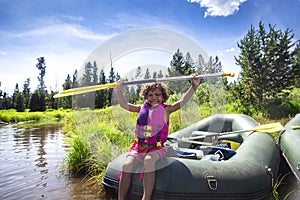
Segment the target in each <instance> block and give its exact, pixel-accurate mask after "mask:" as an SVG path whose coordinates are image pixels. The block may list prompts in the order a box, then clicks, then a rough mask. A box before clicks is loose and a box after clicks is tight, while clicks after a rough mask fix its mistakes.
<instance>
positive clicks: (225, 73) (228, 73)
mask: <svg viewBox="0 0 300 200" xmlns="http://www.w3.org/2000/svg"><path fill="white" fill-rule="evenodd" d="M222 76H230V77H234V76H235V74H234V72H223V73H222Z"/></svg>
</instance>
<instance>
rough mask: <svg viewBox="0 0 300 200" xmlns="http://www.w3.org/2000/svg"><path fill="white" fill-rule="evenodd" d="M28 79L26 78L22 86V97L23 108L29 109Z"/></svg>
mask: <svg viewBox="0 0 300 200" xmlns="http://www.w3.org/2000/svg"><path fill="white" fill-rule="evenodd" d="M29 85H30V78H27V80H26V81H25V82H24V86H23V96H24V104H25V105H24V106H25V108H29V102H30V87H29Z"/></svg>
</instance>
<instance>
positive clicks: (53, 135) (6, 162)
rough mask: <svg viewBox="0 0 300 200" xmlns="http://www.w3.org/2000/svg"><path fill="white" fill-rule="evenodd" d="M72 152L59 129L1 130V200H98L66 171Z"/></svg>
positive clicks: (88, 188) (12, 128)
mask: <svg viewBox="0 0 300 200" xmlns="http://www.w3.org/2000/svg"><path fill="white" fill-rule="evenodd" d="M68 148H69V147H68V145H67V143H66V142H65V140H64V135H63V133H62V130H61V127H59V126H53V125H52V126H43V127H39V128H26V129H19V128H16V127H15V126H14V125H6V126H2V127H0V200H16V199H18V200H23V199H24V200H27V199H30V200H35V199H51V200H52V199H54V200H56V199H70V200H73V199H80V200H81V199H97V196H96V194H95V192H93V190H92V188H91V186H87V184H85V181H84V180H83V179H81V178H73V177H70V176H69V175H68V173H67V172H66V170H64V167H63V164H64V159H65V157H66V151H67V150H68Z"/></svg>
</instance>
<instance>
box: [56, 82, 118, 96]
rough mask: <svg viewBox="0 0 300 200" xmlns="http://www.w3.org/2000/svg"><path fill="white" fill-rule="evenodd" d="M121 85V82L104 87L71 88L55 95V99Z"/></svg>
mask: <svg viewBox="0 0 300 200" xmlns="http://www.w3.org/2000/svg"><path fill="white" fill-rule="evenodd" d="M120 84H121V82H115V83H109V84H104V85H91V86H86V87H80V88H71V89H68V90H64V91H61V92H59V93H58V94H56V95H54V96H53V98H60V97H66V96H71V95H76V94H83V93H87V92H94V91H97V90H104V89H109V88H116V87H118V86H119V85H120Z"/></svg>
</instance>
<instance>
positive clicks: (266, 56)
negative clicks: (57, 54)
mask: <svg viewBox="0 0 300 200" xmlns="http://www.w3.org/2000/svg"><path fill="white" fill-rule="evenodd" d="M294 41H295V39H294V34H293V33H292V30H289V29H286V30H284V31H282V30H280V29H276V26H275V25H271V24H269V25H268V26H267V27H266V26H265V25H264V24H263V23H262V22H260V23H259V25H258V28H255V27H254V26H253V25H251V27H250V29H249V31H248V32H247V34H246V36H244V38H243V39H241V40H240V41H239V42H238V43H237V46H238V48H239V50H240V52H239V54H238V56H235V57H234V59H235V62H236V64H237V65H239V66H240V67H241V72H240V74H239V77H238V79H237V80H236V81H234V82H231V83H229V82H228V81H227V79H226V78H224V79H223V80H222V81H223V83H224V85H225V86H226V90H227V102H229V103H232V104H233V105H234V106H235V108H236V109H237V110H238V111H239V112H242V113H245V114H250V115H251V114H253V113H254V112H257V111H261V112H268V111H270V110H272V109H273V108H274V106H279V108H280V106H282V105H283V104H285V105H288V106H289V107H290V108H291V109H292V110H293V111H294V112H300V108H299V105H297V104H295V103H291V102H289V101H288V96H289V95H290V94H291V93H292V92H293V91H294V89H295V88H299V87H300V81H299V80H300V77H299V76H300V71H299V70H300V64H299V63H300V43H299V40H297V41H296V42H294ZM37 61H38V63H37V64H36V67H37V68H38V69H39V70H40V73H39V76H38V80H39V82H40V84H39V87H38V88H37V89H36V90H35V91H34V92H33V93H32V92H31V91H30V87H29V85H30V79H27V80H26V81H25V82H24V85H23V90H22V91H21V90H20V89H19V85H18V84H16V87H15V90H14V93H13V94H12V96H8V94H6V93H5V92H2V91H1V90H0V109H10V108H14V109H16V110H17V111H24V110H25V109H30V111H43V110H45V109H46V108H52V109H57V108H59V107H62V108H74V107H76V106H78V107H91V105H92V106H93V108H105V107H107V106H110V105H111V102H112V92H113V90H111V89H109V90H101V91H97V92H95V93H91V94H82V95H80V98H75V99H74V98H73V99H72V97H64V98H60V99H53V95H54V94H55V93H56V92H53V91H51V92H48V91H47V90H45V88H46V86H45V82H44V76H45V72H46V64H45V59H44V58H43V57H41V58H38V59H37ZM98 70H99V67H98V66H97V63H96V61H90V62H87V63H86V64H85V66H84V71H83V73H82V76H81V77H79V75H78V71H77V70H75V72H74V74H73V75H72V77H71V76H70V75H69V74H68V75H67V78H66V79H65V82H64V83H63V85H62V86H63V90H67V89H71V88H76V87H81V86H90V85H97V84H107V83H113V82H116V81H118V80H119V79H120V76H119V74H118V72H116V71H115V68H114V66H113V65H112V64H111V66H110V71H109V74H108V77H106V74H105V72H104V70H103V68H102V69H101V70H100V72H98ZM221 71H222V64H221V61H220V60H219V58H218V57H217V56H216V57H215V58H213V57H210V58H209V60H208V62H205V61H204V59H203V57H202V55H199V56H198V58H197V60H196V61H194V60H193V59H192V58H191V56H190V54H189V52H187V53H186V55H183V53H182V52H181V51H180V49H177V51H176V52H174V54H173V57H172V60H171V61H170V66H169V67H168V68H167V74H162V72H161V71H158V72H154V73H153V74H152V75H151V74H150V72H149V69H148V68H147V69H146V71H145V72H144V73H143V72H142V70H141V67H140V66H137V68H136V77H135V78H137V77H140V78H144V79H148V78H160V77H163V76H178V75H190V74H192V73H199V74H205V73H216V72H221ZM141 76H144V77H141ZM168 86H169V88H170V89H171V91H170V92H171V94H178V93H180V92H184V91H186V87H188V84H176V83H175V82H169V83H168ZM140 89H141V86H140V85H138V86H136V87H127V89H126V91H125V92H126V94H127V96H129V97H130V99H129V101H130V102H131V103H136V101H138V100H139V92H140ZM207 93H208V92H207V91H204V92H200V93H199V95H202V96H201V97H199V99H209V98H208V97H205V95H207ZM91 99H93V101H94V102H90V100H91ZM297 106H298V107H297ZM266 109H269V110H266Z"/></svg>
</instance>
